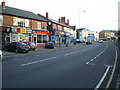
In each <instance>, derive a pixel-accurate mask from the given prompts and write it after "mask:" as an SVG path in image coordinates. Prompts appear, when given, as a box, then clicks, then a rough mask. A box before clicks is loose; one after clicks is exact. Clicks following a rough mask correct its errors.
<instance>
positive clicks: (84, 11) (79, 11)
mask: <svg viewBox="0 0 120 90" xmlns="http://www.w3.org/2000/svg"><path fill="white" fill-rule="evenodd" d="M82 12H83V13H85V12H86V11H85V10H84V11H82ZM80 17H81V11H79V19H78V20H79V21H78V22H79V25H78V26H79V28H80V19H81V18H80Z"/></svg>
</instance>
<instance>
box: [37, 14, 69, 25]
mask: <svg viewBox="0 0 120 90" xmlns="http://www.w3.org/2000/svg"><path fill="white" fill-rule="evenodd" d="M38 15H39V16H41V17H43V18H44V19H45V18H46V17H45V16H43V15H41V14H38ZM48 20H49V21H51V22H52V23H55V24H58V25H62V26H65V27H69V26H68V25H65V24H62V23H59V22H58V21H56V20H54V19H52V18H48Z"/></svg>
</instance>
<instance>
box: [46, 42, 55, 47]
mask: <svg viewBox="0 0 120 90" xmlns="http://www.w3.org/2000/svg"><path fill="white" fill-rule="evenodd" d="M54 47H55V45H54V43H53V42H52V41H48V42H46V43H45V48H54Z"/></svg>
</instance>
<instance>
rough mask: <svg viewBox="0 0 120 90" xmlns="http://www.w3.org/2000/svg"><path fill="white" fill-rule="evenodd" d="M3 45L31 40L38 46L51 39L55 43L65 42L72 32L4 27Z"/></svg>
mask: <svg viewBox="0 0 120 90" xmlns="http://www.w3.org/2000/svg"><path fill="white" fill-rule="evenodd" d="M2 29H3V33H2V39H3V40H2V41H3V45H7V44H8V43H11V42H20V41H29V42H34V43H35V44H36V45H37V46H39V45H40V44H44V43H46V42H47V41H49V40H51V41H53V42H54V43H55V44H59V43H65V41H66V40H69V39H70V34H69V33H67V32H62V31H58V30H57V31H55V33H54V34H52V32H49V31H48V30H38V29H25V28H8V27H7V28H2Z"/></svg>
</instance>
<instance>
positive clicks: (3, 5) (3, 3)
mask: <svg viewBox="0 0 120 90" xmlns="http://www.w3.org/2000/svg"><path fill="white" fill-rule="evenodd" d="M2 9H5V2H4V1H3V2H2Z"/></svg>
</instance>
